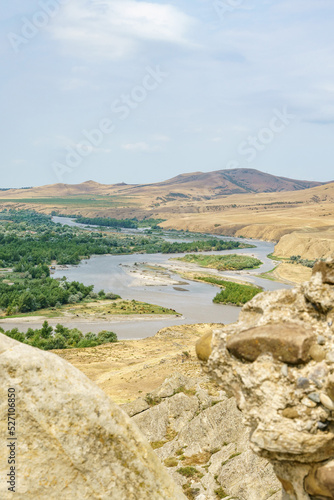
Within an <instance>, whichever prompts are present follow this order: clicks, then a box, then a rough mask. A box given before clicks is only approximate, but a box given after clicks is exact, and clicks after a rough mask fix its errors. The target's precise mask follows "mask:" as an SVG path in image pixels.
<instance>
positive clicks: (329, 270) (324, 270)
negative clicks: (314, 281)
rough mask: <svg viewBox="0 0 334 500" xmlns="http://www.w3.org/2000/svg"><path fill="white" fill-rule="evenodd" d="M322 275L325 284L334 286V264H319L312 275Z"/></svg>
mask: <svg viewBox="0 0 334 500" xmlns="http://www.w3.org/2000/svg"><path fill="white" fill-rule="evenodd" d="M316 273H321V279H322V282H323V283H327V284H328V285H334V262H333V261H331V262H317V263H316V264H315V266H314V267H313V270H312V274H316Z"/></svg>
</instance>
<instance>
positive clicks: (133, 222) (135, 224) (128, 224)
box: [76, 216, 165, 229]
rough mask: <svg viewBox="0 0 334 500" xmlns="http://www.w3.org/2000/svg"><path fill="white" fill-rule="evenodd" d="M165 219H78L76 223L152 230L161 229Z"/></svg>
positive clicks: (80, 217)
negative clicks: (160, 226)
mask: <svg viewBox="0 0 334 500" xmlns="http://www.w3.org/2000/svg"><path fill="white" fill-rule="evenodd" d="M164 221H165V219H144V220H138V219H137V218H133V219H113V218H110V217H82V216H79V217H76V222H78V223H79V224H87V225H93V226H102V227H112V228H129V229H138V228H140V227H149V228H151V229H160V228H159V226H158V224H160V223H161V222H164Z"/></svg>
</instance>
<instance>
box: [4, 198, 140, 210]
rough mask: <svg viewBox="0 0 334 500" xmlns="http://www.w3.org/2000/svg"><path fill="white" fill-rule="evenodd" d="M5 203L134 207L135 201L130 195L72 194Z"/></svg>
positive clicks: (19, 199)
mask: <svg viewBox="0 0 334 500" xmlns="http://www.w3.org/2000/svg"><path fill="white" fill-rule="evenodd" d="M4 201H6V203H7V202H8V203H27V204H29V205H31V204H37V205H45V206H47V205H50V206H52V207H54V206H59V207H65V208H66V207H72V208H95V207H96V208H109V207H121V206H127V207H131V206H132V207H134V206H137V205H138V203H136V202H135V201H134V200H133V199H132V198H130V197H123V196H91V195H90V196H87V197H85V196H83V195H79V196H76V195H72V196H68V197H66V198H65V197H64V198H60V197H54V198H53V197H47V198H18V199H15V198H7V199H6V200H4Z"/></svg>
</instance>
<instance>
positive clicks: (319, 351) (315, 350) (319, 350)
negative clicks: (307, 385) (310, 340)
mask: <svg viewBox="0 0 334 500" xmlns="http://www.w3.org/2000/svg"><path fill="white" fill-rule="evenodd" d="M310 356H311V358H312V359H314V361H317V362H318V363H319V362H320V361H323V360H324V359H325V357H326V351H325V349H324V348H323V347H320V345H316V344H314V345H313V346H312V347H311V349H310Z"/></svg>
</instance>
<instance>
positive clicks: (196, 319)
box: [53, 217, 289, 339]
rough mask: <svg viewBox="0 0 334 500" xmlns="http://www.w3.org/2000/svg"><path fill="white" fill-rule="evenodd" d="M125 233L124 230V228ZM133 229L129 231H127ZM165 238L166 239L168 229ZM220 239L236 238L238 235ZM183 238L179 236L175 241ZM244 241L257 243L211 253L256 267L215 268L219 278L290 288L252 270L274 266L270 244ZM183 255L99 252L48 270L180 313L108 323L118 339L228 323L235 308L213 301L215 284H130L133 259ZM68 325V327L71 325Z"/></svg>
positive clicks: (158, 261) (159, 261)
mask: <svg viewBox="0 0 334 500" xmlns="http://www.w3.org/2000/svg"><path fill="white" fill-rule="evenodd" d="M53 220H54V222H60V223H61V224H63V225H65V224H67V225H70V226H79V227H86V226H83V225H78V224H77V223H75V221H73V220H72V219H69V218H64V217H61V218H60V217H54V218H53ZM127 232H128V231H127ZM131 233H132V234H133V233H134V231H133V230H132V231H131ZM165 238H166V239H168V240H170V238H169V237H168V233H166V234H165ZM222 238H223V239H228V240H234V241H240V239H238V238H226V237H222ZM186 239H187V240H188V237H187V238H183V239H178V240H177V241H184V240H186ZM241 241H243V242H245V243H250V244H253V245H256V248H249V249H240V250H232V251H231V250H225V251H222V252H211V253H213V254H217V253H219V254H228V253H231V252H233V253H241V254H246V255H252V256H255V257H257V258H258V259H260V260H261V261H262V262H263V265H262V266H261V268H259V269H256V270H252V271H241V272H231V271H229V272H219V273H218V272H217V274H219V276H222V277H224V276H225V277H228V276H229V277H234V278H238V279H242V280H243V281H249V282H251V283H254V284H256V285H259V286H261V287H262V288H263V289H264V290H277V289H280V288H289V286H288V285H284V284H282V283H276V282H274V281H270V280H267V279H262V278H258V277H257V276H256V274H258V273H262V272H266V271H269V270H271V269H272V268H273V267H274V263H273V261H272V260H270V259H268V258H267V255H268V254H269V253H272V252H273V250H274V244H273V243H268V242H264V241H257V240H256V241H255V240H247V239H242V240H241ZM183 255H184V254H140V255H139V254H134V255H101V256H93V257H91V258H90V259H87V260H83V261H82V262H81V263H80V264H79V265H78V266H68V267H67V268H65V269H57V270H56V272H55V273H54V274H53V277H55V278H61V277H62V276H66V277H67V278H68V280H70V281H80V282H82V283H84V284H85V285H94V287H95V291H96V292H98V291H99V290H101V289H104V290H105V291H111V292H113V293H116V294H118V295H120V296H121V297H122V298H124V299H135V300H140V301H142V302H148V303H152V304H157V305H160V306H163V307H168V308H171V309H175V310H176V311H177V312H179V313H181V314H182V317H179V318H173V319H172V318H171V319H166V320H154V319H153V320H152V319H150V320H145V319H140V320H138V321H124V318H123V319H122V320H120V321H112V322H110V323H107V325H108V328H109V329H111V330H112V331H114V332H116V333H117V335H118V338H120V339H130V338H132V339H133V338H143V337H149V336H152V335H154V334H155V333H156V332H157V331H158V330H159V329H161V328H163V327H166V326H172V325H180V324H193V323H225V324H227V323H232V322H234V321H236V320H237V318H238V315H239V312H240V308H239V307H235V306H227V305H222V304H214V303H213V302H212V299H213V297H214V296H215V295H216V293H217V291H218V288H217V287H215V286H213V285H209V284H205V283H198V282H193V281H187V285H182V289H183V290H184V291H180V290H175V286H173V285H164V286H161V285H157V286H145V285H143V286H133V284H134V276H133V275H130V274H129V273H128V269H129V268H133V266H134V265H135V263H138V264H141V263H147V264H148V265H150V266H154V265H158V266H164V265H166V264H167V265H168V261H169V259H172V258H175V257H182V256H183ZM172 277H174V278H175V279H176V280H180V277H179V276H177V275H174V276H173V275H172ZM70 326H73V325H72V324H71V325H70ZM80 329H81V330H82V331H83V332H84V333H86V332H87V331H96V330H99V329H106V324H105V323H104V325H103V328H101V325H99V324H95V325H94V324H93V323H90V324H86V325H85V324H80Z"/></svg>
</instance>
